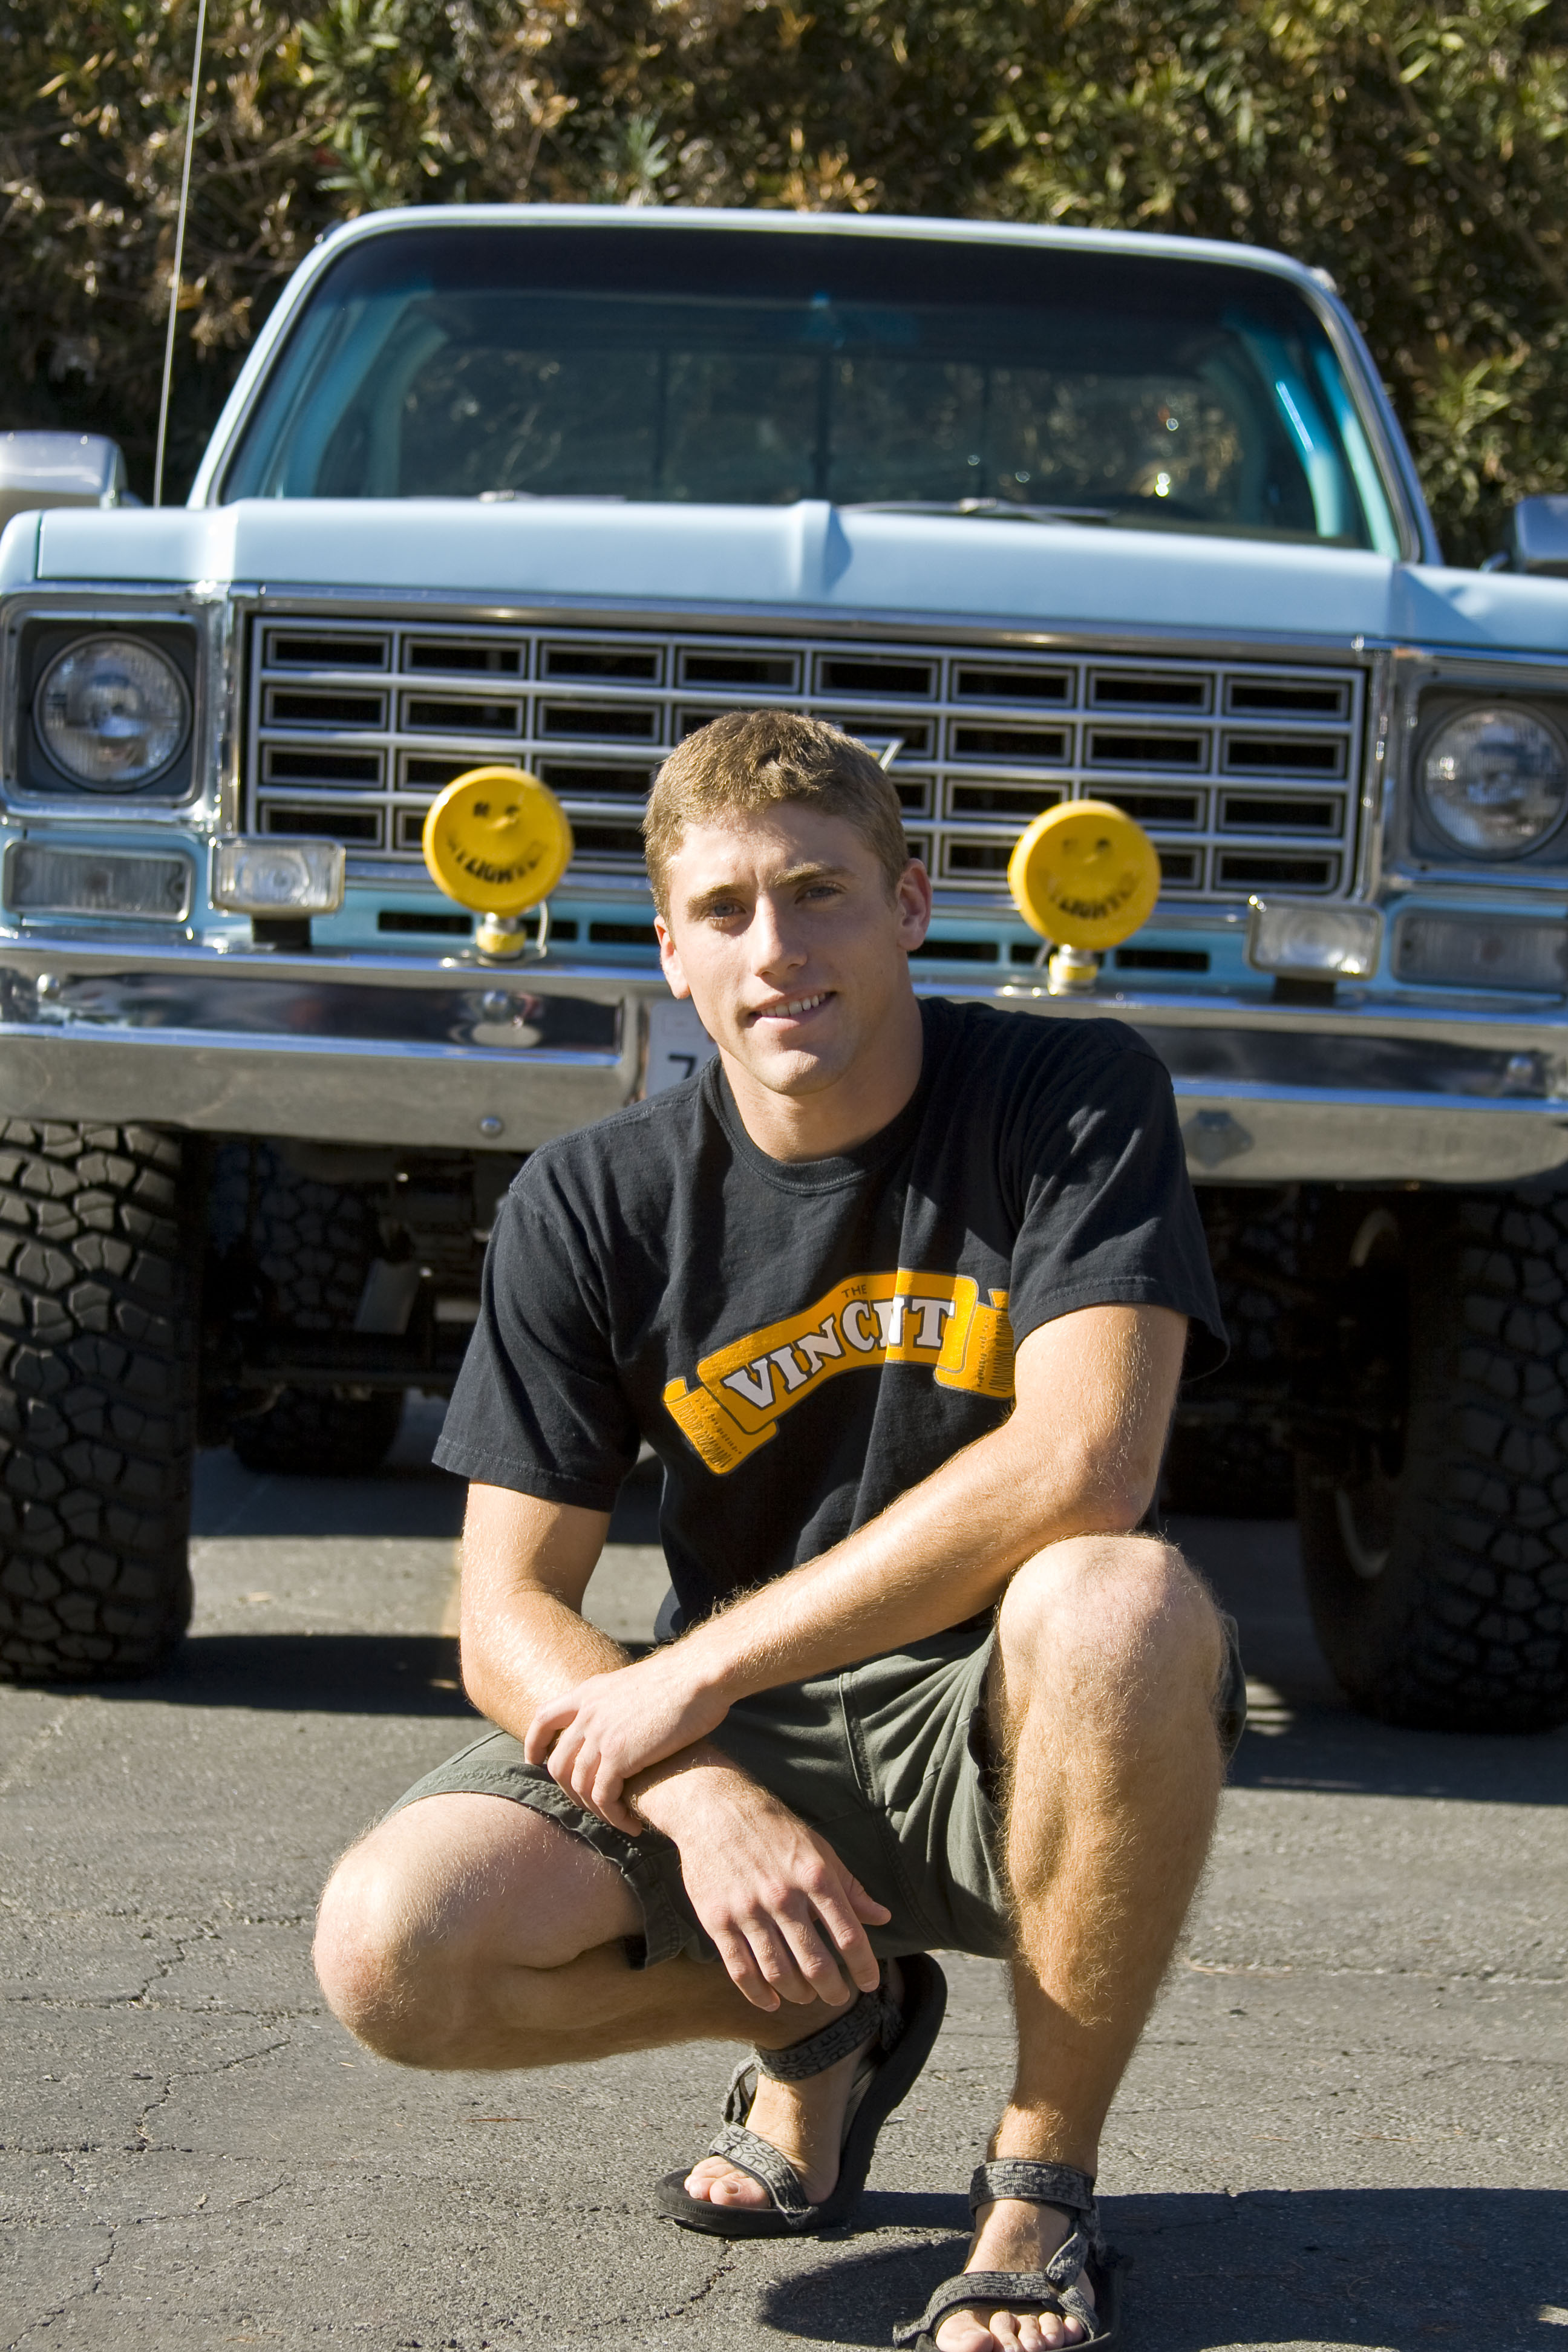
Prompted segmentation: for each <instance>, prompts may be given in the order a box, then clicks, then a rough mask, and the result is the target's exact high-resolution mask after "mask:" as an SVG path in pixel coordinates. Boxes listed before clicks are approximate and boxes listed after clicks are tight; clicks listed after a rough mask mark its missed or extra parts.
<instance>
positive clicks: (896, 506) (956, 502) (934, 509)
mask: <svg viewBox="0 0 1568 2352" xmlns="http://www.w3.org/2000/svg"><path fill="white" fill-rule="evenodd" d="M842 511H843V512H844V513H845V514H926V515H977V516H979V517H980V518H981V520H984V521H987V522H990V521H996V522H1082V523H1097V522H1100V523H1107V522H1111V521H1113V520H1115V518H1114V515H1113V512H1112V509H1110V507H1031V506H1023V505H1020V504H1018V503H1016V501H1015V500H1014V499H855V500H853V501H851V502H849V503H847V504H846V505H845V506H844V507H843V509H842Z"/></svg>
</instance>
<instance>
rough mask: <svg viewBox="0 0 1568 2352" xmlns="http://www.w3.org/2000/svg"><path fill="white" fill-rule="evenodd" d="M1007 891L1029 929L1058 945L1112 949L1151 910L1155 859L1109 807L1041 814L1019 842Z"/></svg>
mask: <svg viewBox="0 0 1568 2352" xmlns="http://www.w3.org/2000/svg"><path fill="white" fill-rule="evenodd" d="M1007 887H1008V888H1009V890H1011V892H1012V894H1013V901H1014V904H1015V905H1016V908H1017V909H1018V912H1019V913H1020V914H1021V915H1022V916H1023V918H1024V920H1025V921H1026V923H1027V924H1028V926H1029V928H1030V929H1031V930H1034V931H1037V932H1038V933H1039V935H1040V937H1041V939H1043V940H1051V941H1052V943H1053V944H1054V945H1055V946H1057V947H1068V948H1113V947H1116V946H1118V945H1119V944H1120V942H1121V940H1125V939H1130V938H1131V935H1132V933H1133V932H1134V931H1135V930H1137V929H1138V928H1139V926H1140V924H1142V923H1146V922H1147V921H1148V919H1149V918H1150V916H1151V915H1152V913H1153V911H1154V904H1155V901H1156V899H1157V898H1159V895H1160V856H1159V852H1158V851H1157V850H1156V849H1155V847H1154V845H1153V843H1152V841H1151V840H1150V838H1149V836H1148V835H1147V834H1146V833H1145V832H1144V830H1143V828H1142V825H1141V824H1138V823H1137V822H1136V821H1135V820H1134V819H1133V818H1131V817H1130V816H1128V815H1127V814H1126V813H1125V812H1124V811H1123V810H1121V809H1119V808H1113V807H1112V806H1111V804H1110V802H1109V801H1068V802H1067V803H1064V805H1063V806H1062V807H1060V808H1054V809H1047V811H1046V814H1044V815H1043V816H1037V818H1036V819H1035V822H1034V824H1032V825H1030V826H1029V827H1028V829H1027V831H1026V832H1025V833H1023V834H1021V835H1019V837H1018V842H1017V845H1016V848H1015V849H1014V851H1013V855H1012V857H1011V859H1010V860H1009V862H1008V866H1007Z"/></svg>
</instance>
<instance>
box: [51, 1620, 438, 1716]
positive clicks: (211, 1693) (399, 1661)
mask: <svg viewBox="0 0 1568 2352" xmlns="http://www.w3.org/2000/svg"><path fill="white" fill-rule="evenodd" d="M52 1687H53V1688H55V1689H58V1690H61V1691H68V1692H72V1693H77V1694H79V1695H80V1696H83V1697H87V1698H102V1699H111V1700H114V1701H116V1702H117V1703H121V1704H123V1703H124V1702H126V1701H128V1700H154V1701H156V1702H157V1703H158V1704H159V1705H160V1706H249V1707H259V1708H263V1709H273V1708H277V1709H279V1710H282V1711H283V1712H285V1713H288V1714H291V1715H402V1716H410V1715H412V1716H434V1715H450V1716H463V1717H467V1718H468V1721H470V1722H471V1723H473V1724H475V1725H476V1726H477V1725H478V1724H479V1720H480V1718H479V1717H478V1716H477V1715H476V1714H475V1713H474V1710H473V1708H472V1707H471V1706H469V1705H468V1700H467V1699H466V1698H465V1697H464V1696H463V1686H462V1684H461V1683H460V1682H459V1680H458V1644H457V1643H456V1641H455V1640H450V1639H448V1638H447V1635H445V1634H442V1633H197V1634H193V1635H190V1636H187V1638H186V1640H185V1641H184V1643H182V1644H181V1646H180V1648H179V1650H178V1651H177V1652H176V1654H175V1655H174V1660H173V1662H172V1663H171V1664H169V1665H168V1666H167V1667H165V1668H164V1670H163V1673H162V1674H158V1675H148V1676H147V1677H146V1679H145V1680H144V1681H140V1682H123V1683H118V1682H117V1683H81V1684H76V1683H58V1684H55V1685H52Z"/></svg>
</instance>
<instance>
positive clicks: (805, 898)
mask: <svg viewBox="0 0 1568 2352" xmlns="http://www.w3.org/2000/svg"><path fill="white" fill-rule="evenodd" d="M930 919H931V883H930V880H929V879H928V877H927V875H926V871H925V868H924V866H919V865H913V864H911V865H910V866H906V867H905V869H904V872H903V875H902V877H901V878H900V883H899V886H898V888H897V890H896V892H894V893H893V894H891V895H889V889H888V884H887V879H886V877H885V876H884V874H883V871H882V868H881V866H879V864H878V862H877V859H876V857H875V856H873V854H872V852H871V850H870V848H869V847H868V845H867V844H866V842H865V841H863V840H862V838H861V836H860V835H859V834H858V833H857V832H856V830H855V828H854V827H853V825H851V824H847V823H846V821H845V820H844V819H843V818H842V817H837V816H827V815H825V814H823V813H822V811H821V810H819V809H814V808H811V807H808V806H805V805H803V804H802V803H798V802H794V801H784V802H780V803H777V804H776V805H775V806H773V808H769V809H763V810H760V811H758V812H757V813H756V814H753V815H738V816H736V817H733V818H731V819H729V820H727V821H726V822H725V823H723V824H700V825H690V826H689V827H688V828H687V831H686V833H685V835H684V836H683V838H682V841H681V844H680V847H679V851H678V852H677V854H676V856H675V857H674V859H673V861H672V863H671V866H670V871H669V915H668V920H667V919H664V918H662V917H660V918H659V919H658V922H657V929H658V945H659V959H660V961H661V962H662V963H663V966H664V973H665V978H666V979H667V980H668V982H669V984H670V987H671V988H672V989H673V990H674V992H675V993H676V995H677V996H689V997H690V998H691V1000H692V1002H693V1003H694V1004H695V1005H696V1007H697V1011H698V1013H699V1015H700V1018H701V1021H702V1024H703V1026H704V1028H705V1029H706V1030H707V1031H708V1034H709V1035H710V1037H711V1038H712V1040H713V1042H714V1044H715V1045H717V1046H718V1047H719V1049H720V1051H721V1053H722V1054H723V1055H725V1056H726V1057H727V1058H729V1059H731V1060H732V1061H733V1062H736V1063H738V1064H739V1065H740V1066H741V1068H742V1070H743V1071H744V1072H745V1073H746V1074H747V1075H748V1076H750V1077H751V1078H752V1079H753V1080H754V1081H755V1082H756V1083H757V1084H758V1085H759V1086H762V1087H765V1088H766V1089H767V1090H768V1092H769V1093H770V1094H773V1095H787V1096H794V1097H801V1096H807V1095H813V1094H816V1093H819V1092H820V1091H822V1090H823V1089H824V1088H826V1087H833V1086H835V1085H837V1084H838V1083H839V1082H840V1081H841V1080H843V1079H845V1078H847V1077H853V1076H854V1075H855V1073H856V1072H857V1070H858V1067H860V1066H865V1065H866V1064H867V1063H868V1059H869V1057H873V1056H875V1055H876V1054H877V1051H878V1041H879V1036H881V1035H882V1034H883V1033H884V1031H885V1027H886V1024H887V1023H888V1021H889V1016H891V1015H893V1014H894V1013H895V1011H896V1009H897V1008H898V1007H899V1006H900V1005H901V1004H907V1003H909V1002H910V974H909V964H908V961H906V959H907V957H908V953H909V950H910V949H911V948H916V947H918V946H919V945H920V943H921V940H923V939H924V937H925V934H926V926H927V924H928V923H929V921H930Z"/></svg>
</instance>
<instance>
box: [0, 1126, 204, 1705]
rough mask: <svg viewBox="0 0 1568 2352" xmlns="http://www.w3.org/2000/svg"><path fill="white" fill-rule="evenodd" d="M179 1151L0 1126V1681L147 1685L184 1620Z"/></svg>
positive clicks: (187, 1477) (186, 1294)
mask: <svg viewBox="0 0 1568 2352" xmlns="http://www.w3.org/2000/svg"><path fill="white" fill-rule="evenodd" d="M193 1192H194V1186H193V1185H192V1184H191V1183H190V1182H189V1181H188V1174H187V1168H186V1151H185V1147H184V1145H183V1144H182V1142H181V1140H180V1139H179V1138H178V1137H175V1136H171V1135H164V1134H160V1133H158V1132H156V1131H155V1130H153V1129H149V1128H116V1127H63V1126H60V1127H57V1126H47V1127H44V1126H34V1125H29V1124H26V1123H24V1122H23V1121H22V1120H20V1119H11V1120H7V1121H5V1122H4V1123H3V1124H0V1672H3V1673H4V1674H5V1675H7V1676H9V1677H12V1678H15V1679H19V1680H27V1681H50V1682H58V1681H71V1682H77V1681H99V1680H103V1679H107V1678H110V1677H122V1676H126V1675H139V1674H146V1673H147V1672H149V1671H150V1670H151V1669H152V1668H153V1667H154V1666H156V1665H157V1664H159V1662H160V1661H161V1660H162V1659H163V1657H164V1656H165V1654H167V1653H168V1651H169V1650H170V1649H171V1648H172V1647H173V1646H174V1643H176V1642H177V1641H178V1639H179V1637H180V1635H181V1634H182V1633H184V1629H185V1627H186V1625H187V1624H188V1623H189V1622H190V1614H191V1580H190V1570H189V1567H188V1563H187V1559H186V1539H187V1536H188V1533H189V1527H190V1506H191V1463H192V1456H193V1454H194V1451H195V1406H196V1381H197V1352H198V1331H197V1320H196V1305H197V1301H196V1282H197V1272H196V1269H197V1265H198V1254H197V1251H196V1248H195V1233H194V1229H193V1216H192V1195H193Z"/></svg>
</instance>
